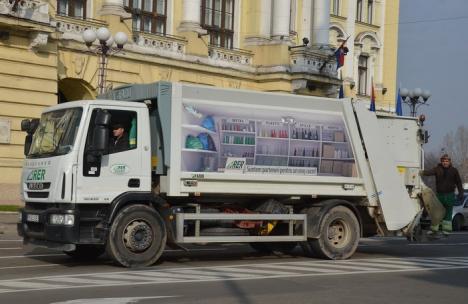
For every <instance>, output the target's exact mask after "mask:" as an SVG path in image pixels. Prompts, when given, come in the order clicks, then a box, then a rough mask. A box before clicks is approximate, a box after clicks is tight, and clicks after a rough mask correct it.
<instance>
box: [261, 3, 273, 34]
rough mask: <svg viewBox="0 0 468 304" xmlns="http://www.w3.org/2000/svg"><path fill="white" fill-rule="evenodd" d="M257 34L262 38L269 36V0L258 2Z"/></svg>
mask: <svg viewBox="0 0 468 304" xmlns="http://www.w3.org/2000/svg"><path fill="white" fill-rule="evenodd" d="M259 14H260V22H259V34H260V36H261V37H262V38H267V39H269V38H270V36H271V0H260V12H259Z"/></svg>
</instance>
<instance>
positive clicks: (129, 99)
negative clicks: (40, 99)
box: [18, 82, 427, 267]
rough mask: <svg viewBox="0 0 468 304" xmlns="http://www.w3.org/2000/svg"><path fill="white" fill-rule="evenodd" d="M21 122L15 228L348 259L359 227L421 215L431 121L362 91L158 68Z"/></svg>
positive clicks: (50, 239)
mask: <svg viewBox="0 0 468 304" xmlns="http://www.w3.org/2000/svg"><path fill="white" fill-rule="evenodd" d="M116 124H118V125H119V128H120V127H121V128H122V129H123V131H124V132H121V133H122V136H127V140H126V142H127V145H126V146H125V148H124V149H123V150H122V149H120V150H119V151H117V152H116V151H112V149H111V147H110V146H111V145H112V142H113V138H112V137H113V135H114V133H113V132H114V131H113V126H114V125H116ZM21 127H22V130H23V131H25V132H26V133H27V135H26V138H25V148H24V152H25V155H26V156H25V160H24V166H23V171H22V181H21V189H22V197H23V199H24V202H25V206H24V208H22V209H21V211H20V215H19V217H20V218H19V222H18V232H19V234H20V235H21V236H22V237H23V240H24V243H25V244H31V245H37V246H46V247H48V248H54V249H57V250H61V251H63V252H65V253H67V254H68V255H70V256H72V257H77V258H83V257H87V258H94V257H98V256H100V255H101V254H103V253H104V252H106V253H107V254H108V255H109V256H110V257H111V258H112V259H113V260H114V261H115V262H116V263H118V264H120V265H122V266H126V267H137V266H148V265H152V264H154V263H155V262H156V261H157V260H158V258H160V256H161V254H162V253H163V251H164V249H165V248H166V246H167V247H172V248H174V247H176V248H186V246H187V245H186V244H212V243H248V244H250V246H251V247H252V248H253V249H255V250H257V251H260V252H263V253H268V252H285V253H287V252H290V251H292V250H294V249H295V248H296V246H300V247H302V249H303V250H304V253H305V254H307V255H314V256H319V257H322V258H325V259H347V258H349V257H351V256H352V255H353V253H354V252H355V251H356V248H357V246H358V242H359V240H360V238H361V237H368V236H374V235H381V236H388V235H405V236H407V237H408V238H409V239H415V238H416V237H415V233H416V231H418V229H420V218H421V214H422V213H423V211H424V205H423V203H422V202H421V201H420V199H419V196H420V193H421V180H420V177H419V174H418V173H419V170H420V169H421V167H422V160H423V149H422V145H423V144H424V142H425V141H426V138H427V136H426V135H427V134H426V133H425V131H424V130H423V124H422V121H421V119H418V118H414V117H401V116H395V115H393V114H389V113H376V112H372V111H369V109H368V104H366V103H365V102H359V101H353V100H351V99H334V98H325V97H313V96H301V95H294V94H286V93H284V94H283V93H276V92H271V93H270V92H257V91H248V90H239V89H225V88H216V87H209V86H201V85H193V84H183V83H175V82H174V83H170V82H156V83H151V84H133V85H125V86H122V87H119V88H116V89H114V90H111V91H109V92H107V93H106V94H104V95H102V96H99V97H98V99H96V100H84V101H73V102H67V103H62V104H58V105H54V106H51V107H49V108H46V109H45V110H44V111H43V113H42V115H41V117H40V119H25V120H23V121H22V124H21ZM418 227H419V228H418Z"/></svg>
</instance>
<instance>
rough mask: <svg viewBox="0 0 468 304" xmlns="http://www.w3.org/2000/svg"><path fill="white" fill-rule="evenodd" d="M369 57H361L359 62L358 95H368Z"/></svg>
mask: <svg viewBox="0 0 468 304" xmlns="http://www.w3.org/2000/svg"><path fill="white" fill-rule="evenodd" d="M368 60H369V57H367V56H362V55H361V56H359V62H358V94H359V95H367V62H368Z"/></svg>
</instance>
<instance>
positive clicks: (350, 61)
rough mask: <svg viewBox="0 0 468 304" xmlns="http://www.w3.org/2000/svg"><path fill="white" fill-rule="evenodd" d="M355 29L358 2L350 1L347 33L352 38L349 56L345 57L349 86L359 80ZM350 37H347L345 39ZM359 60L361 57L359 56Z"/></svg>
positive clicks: (345, 70)
mask: <svg viewBox="0 0 468 304" xmlns="http://www.w3.org/2000/svg"><path fill="white" fill-rule="evenodd" d="M355 27H356V1H348V14H347V19H346V32H347V34H348V35H349V36H350V37H349V39H348V42H347V43H346V46H347V47H348V50H349V51H348V55H347V56H345V64H344V67H343V69H344V75H343V76H344V79H343V80H344V81H345V83H347V84H351V83H357V78H355V75H354V74H355V73H354V71H355V69H356V71H357V68H356V67H357V61H354V57H355V54H354V38H355V37H356V36H355V31H356V30H355ZM346 38H348V37H345V39H346ZM358 58H359V56H358Z"/></svg>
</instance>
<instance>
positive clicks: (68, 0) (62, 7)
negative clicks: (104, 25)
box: [57, 0, 86, 19]
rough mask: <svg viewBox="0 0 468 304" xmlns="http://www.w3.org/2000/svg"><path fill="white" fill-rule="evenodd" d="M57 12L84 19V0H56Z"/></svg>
mask: <svg viewBox="0 0 468 304" xmlns="http://www.w3.org/2000/svg"><path fill="white" fill-rule="evenodd" d="M57 14H58V15H61V16H69V17H76V18H81V19H86V0H58V1H57Z"/></svg>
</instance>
